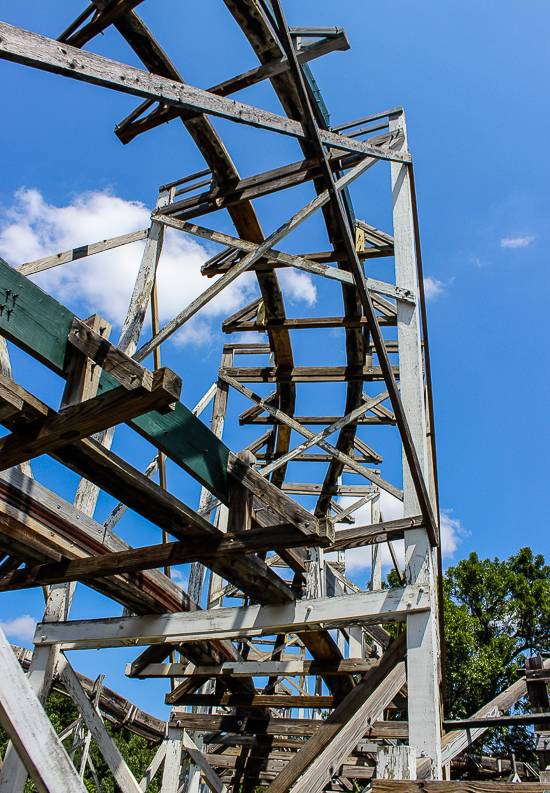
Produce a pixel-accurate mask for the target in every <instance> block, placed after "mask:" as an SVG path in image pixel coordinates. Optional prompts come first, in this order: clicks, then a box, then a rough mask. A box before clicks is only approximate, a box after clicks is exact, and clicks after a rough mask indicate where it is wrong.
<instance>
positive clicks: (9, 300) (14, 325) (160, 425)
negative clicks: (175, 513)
mask: <svg viewBox="0 0 550 793" xmlns="http://www.w3.org/2000/svg"><path fill="white" fill-rule="evenodd" d="M14 296H16V297H15V302H14ZM2 305H3V306H4V308H3V309H2ZM73 318H74V314H73V313H72V312H71V311H69V310H68V309H67V308H65V306H63V305H61V303H58V302H57V300H54V298H53V297H51V296H50V295H48V294H47V293H46V292H43V291H42V289H40V287H38V286H36V284H34V283H33V282H32V281H30V280H29V279H28V278H27V277H26V276H24V275H20V274H19V273H18V272H17V271H16V270H14V269H13V267H10V265H9V264H7V263H6V262H5V261H4V260H3V259H0V333H1V334H2V335H3V336H5V337H6V338H7V339H9V340H10V341H12V342H13V343H14V344H16V345H17V346H18V347H21V348H22V349H23V350H25V351H26V352H28V353H29V354H30V355H32V356H33V357H34V358H37V359H38V360H39V361H41V362H42V363H44V364H45V365H46V366H48V367H49V368H50V369H53V371H54V372H57V374H60V375H63V374H64V368H65V356H66V353H67V346H68V342H67V338H68V335H69V331H70V328H71V323H72V321H73ZM117 385H118V383H117V382H116V381H115V380H114V379H113V378H112V377H111V376H110V375H108V374H106V373H105V372H103V374H102V376H101V383H100V390H110V389H111V388H114V387H115V386H117ZM129 424H130V425H131V426H132V427H133V429H135V430H136V432H139V433H140V435H142V436H143V437H144V438H146V439H147V440H148V441H150V442H151V443H152V444H154V445H155V446H157V447H158V448H160V449H161V450H162V451H163V452H165V453H166V454H167V455H168V457H170V458H171V459H172V460H173V461H174V462H175V463H177V465H180V466H181V467H182V468H183V469H184V470H185V471H187V472H188V473H189V474H191V476H193V477H195V479H198V481H199V482H200V483H201V484H203V485H205V486H206V487H207V488H208V489H209V490H211V491H212V492H213V493H214V494H215V495H216V496H217V497H218V498H221V499H222V500H223V501H227V498H228V485H227V458H228V455H229V449H228V448H227V446H225V444H223V443H222V442H221V441H220V440H219V439H218V438H216V436H215V435H214V433H212V432H210V430H209V429H208V427H207V426H206V425H205V424H203V423H202V421H201V420H200V419H198V418H197V417H196V416H194V415H193V414H192V413H191V411H190V410H188V408H186V407H185V405H183V404H182V403H181V402H178V403H176V409H175V410H171V411H170V413H169V414H167V415H165V416H163V415H161V414H160V413H157V412H156V411H154V412H152V413H147V414H146V415H145V416H140V417H139V418H137V419H134V420H133V421H131V422H129Z"/></svg>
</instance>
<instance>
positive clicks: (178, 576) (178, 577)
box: [170, 567, 189, 591]
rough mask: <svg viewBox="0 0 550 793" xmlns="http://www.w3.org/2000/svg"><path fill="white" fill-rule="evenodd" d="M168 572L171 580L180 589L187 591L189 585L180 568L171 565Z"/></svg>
mask: <svg viewBox="0 0 550 793" xmlns="http://www.w3.org/2000/svg"><path fill="white" fill-rule="evenodd" d="M170 572H171V577H172V581H174V583H176V584H177V585H178V586H179V587H180V588H181V589H183V590H185V591H187V587H188V585H189V579H188V577H187V576H185V575H183V573H182V572H181V570H179V569H178V568H177V567H171V568H170Z"/></svg>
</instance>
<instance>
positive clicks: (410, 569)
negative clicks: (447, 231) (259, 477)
mask: <svg viewBox="0 0 550 793" xmlns="http://www.w3.org/2000/svg"><path fill="white" fill-rule="evenodd" d="M396 129H402V131H403V133H404V135H405V142H404V144H403V147H402V149H406V146H407V144H406V127H405V117H404V114H402V113H400V114H396V115H394V116H390V130H392V131H393V130H396ZM391 184H392V207H393V233H394V241H395V243H394V244H395V279H396V281H395V282H396V285H397V286H399V287H402V288H404V289H408V290H410V291H411V292H412V293H413V294H415V295H418V282H417V271H416V260H415V254H414V235H413V220H412V207H411V190H410V181H409V172H408V167H407V166H406V165H404V164H403V165H401V164H399V163H395V162H392V163H391ZM397 334H398V345H399V379H400V389H401V399H402V401H403V406H404V408H405V412H406V415H407V420H408V422H409V426H410V430H411V434H412V438H413V442H414V445H415V448H416V453H417V455H418V459H419V461H420V465H421V467H422V471H423V473H424V477H425V479H426V482H427V481H428V464H427V444H426V413H425V404H424V375H423V366H422V351H421V344H420V317H419V311H418V305H413V304H411V303H405V302H404V301H400V300H398V301H397ZM403 491H404V514H405V517H408V516H410V515H415V514H418V512H419V505H418V500H417V498H416V492H415V488H414V485H413V481H412V478H411V475H410V471H409V467H408V464H407V461H406V458H405V455H403ZM405 578H406V582H407V583H408V584H421V585H424V586H428V587H429V590H430V596H431V599H432V603H433V607H432V609H431V610H430V611H428V612H422V613H421V614H413V615H411V616H409V617H408V618H407V674H408V692H409V694H408V696H409V744H410V745H411V746H412V747H414V749H415V750H416V754H417V757H425V758H429V759H430V760H431V778H432V779H441V720H440V708H439V668H438V653H439V643H438V634H437V623H436V615H437V607H436V605H437V604H436V599H437V590H436V586H435V579H434V565H433V553H432V548H431V546H430V542H429V539H428V535H427V532H426V531H425V530H424V529H413V530H411V531H407V532H406V533H405Z"/></svg>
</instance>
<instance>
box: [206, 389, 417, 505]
mask: <svg viewBox="0 0 550 793" xmlns="http://www.w3.org/2000/svg"><path fill="white" fill-rule="evenodd" d="M220 378H221V379H222V380H225V382H226V383H228V384H229V385H230V386H232V387H233V388H234V389H235V390H236V391H239V392H240V393H241V394H243V396H246V397H248V398H249V399H251V400H252V402H256V404H258V405H261V407H262V409H263V410H266V411H267V412H268V413H270V414H271V415H272V416H273V417H274V418H276V419H277V420H278V421H281V422H282V423H283V424H286V425H287V426H289V427H291V428H292V429H293V430H296V432H299V433H300V435H303V436H304V437H305V438H307V439H308V440H311V439H312V438H314V437H316V436H315V435H314V434H313V432H311V430H308V429H306V428H305V427H303V426H302V425H301V424H300V423H299V422H297V421H296V420H295V419H293V418H291V417H290V416H287V415H286V413H283V412H282V410H278V409H277V408H274V407H273V406H272V405H271V404H269V403H268V402H267V401H266V400H265V399H262V398H261V397H260V396H258V395H257V394H255V393H254V392H253V391H251V390H250V389H249V388H246V387H245V386H243V385H241V383H239V382H238V381H237V380H235V378H233V377H229V376H228V375H225V374H221V373H220ZM358 410H361V408H358ZM362 412H365V411H362ZM316 445H317V446H319V447H320V448H321V449H324V450H325V451H326V452H328V453H329V454H330V455H331V456H332V457H334V458H335V459H336V460H338V461H339V462H341V463H344V465H347V466H349V468H351V469H352V470H353V471H355V472H356V473H358V474H361V476H364V477H365V479H368V480H369V482H372V483H373V484H375V485H378V487H381V488H382V490H385V491H386V492H388V493H391V495H392V496H395V498H398V499H399V500H400V501H402V500H403V493H402V491H401V490H399V489H398V488H397V487H395V486H394V485H392V484H391V483H390V482H386V480H385V479H382V477H381V476H378V474H375V473H373V472H372V471H369V469H368V468H364V467H363V466H362V465H360V464H359V463H357V462H356V461H355V460H354V459H353V457H349V455H347V454H344V452H341V451H340V450H339V449H337V448H336V447H335V446H332V445H331V444H330V443H328V442H327V441H325V440H317V441H316Z"/></svg>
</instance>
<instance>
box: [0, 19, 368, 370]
mask: <svg viewBox="0 0 550 793" xmlns="http://www.w3.org/2000/svg"><path fill="white" fill-rule="evenodd" d="M0 24H1V23H0ZM372 164H373V161H372V160H371V158H365V159H364V160H362V161H361V162H360V163H359V164H358V165H356V166H355V168H352V170H351V171H349V172H348V173H347V174H346V175H345V176H342V177H341V178H340V179H338V181H337V182H336V183H335V189H336V190H343V189H344V188H345V187H347V186H348V185H349V184H351V183H352V182H353V181H354V180H355V179H357V178H358V177H359V176H361V174H362V173H363V172H364V171H366V170H367V169H368V168H370V167H371V165H372ZM329 200H330V194H329V191H328V190H325V191H324V192H323V193H321V195H319V196H317V197H316V198H314V199H313V201H310V202H309V204H306V206H305V207H303V209H301V210H300V211H299V212H297V213H296V214H295V215H293V217H291V218H290V220H287V221H286V223H283V225H282V226H280V227H279V228H278V229H277V230H276V231H274V232H273V234H271V235H270V236H269V237H268V238H267V239H266V240H264V241H263V242H262V243H261V244H260V245H257V246H254V250H253V251H251V252H250V253H248V254H247V255H246V256H245V257H244V259H241V261H240V262H237V264H234V265H233V267H231V268H230V269H229V270H228V271H227V272H226V273H225V274H224V275H222V276H221V278H219V279H218V280H217V281H216V282H215V283H213V284H212V286H210V287H208V289H206V290H205V291H204V292H203V293H202V295H199V297H197V298H196V299H195V300H193V302H192V303H190V304H189V305H188V306H187V308H184V309H183V311H181V312H180V313H179V314H178V316H177V317H175V318H174V319H173V320H171V322H168V323H167V324H166V325H165V326H164V328H161V330H160V331H159V332H158V333H157V334H155V335H154V336H153V338H152V339H150V340H149V341H148V342H147V343H146V344H144V345H143V347H141V348H140V349H139V350H138V351H137V352H136V354H135V355H134V358H135V360H136V361H143V360H144V358H146V357H147V356H148V355H150V354H151V353H152V352H153V350H154V349H156V348H157V347H158V346H159V344H162V342H164V341H166V339H167V338H169V337H170V336H171V335H172V334H173V333H175V332H176V331H177V330H178V329H179V328H181V326H182V325H183V324H184V323H185V322H187V320H189V319H191V317H192V316H194V315H195V314H196V313H197V311H199V310H200V309H201V308H202V307H203V306H204V305H206V304H207V303H209V302H210V300H212V298H214V297H215V296H216V295H217V294H219V293H220V292H221V291H222V289H225V287H226V286H228V285H229V284H230V283H231V282H232V281H234V280H235V278H237V277H238V276H239V275H241V273H244V272H246V270H248V269H249V268H250V267H251V266H252V265H253V264H254V263H255V262H257V261H258V260H259V259H262V258H264V257H265V256H266V254H267V253H268V252H269V251H270V250H271V248H273V246H274V245H276V244H277V242H279V240H282V239H283V238H284V237H286V236H287V235H288V234H290V232H291V231H293V230H294V229H295V228H297V227H298V226H299V225H300V224H302V223H303V222H304V221H305V220H307V219H308V218H309V217H311V216H312V215H313V214H314V213H315V212H317V210H318V209H320V208H321V207H322V206H324V205H325V204H327V203H328V202H329Z"/></svg>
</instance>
